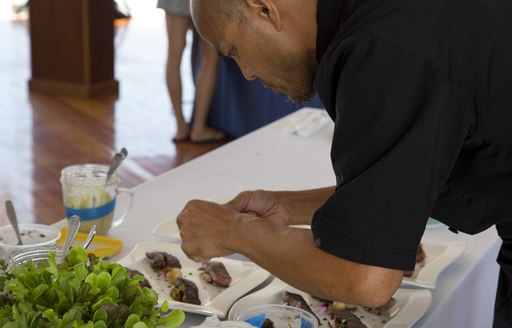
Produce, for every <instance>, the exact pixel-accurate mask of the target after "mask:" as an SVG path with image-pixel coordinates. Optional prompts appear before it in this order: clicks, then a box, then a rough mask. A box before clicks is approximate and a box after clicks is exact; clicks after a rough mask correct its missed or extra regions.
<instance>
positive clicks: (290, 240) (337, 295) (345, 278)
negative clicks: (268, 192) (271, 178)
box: [231, 218, 402, 306]
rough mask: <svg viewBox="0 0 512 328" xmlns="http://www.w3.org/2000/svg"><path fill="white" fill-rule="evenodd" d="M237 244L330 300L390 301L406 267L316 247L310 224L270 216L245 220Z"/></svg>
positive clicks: (278, 272)
mask: <svg viewBox="0 0 512 328" xmlns="http://www.w3.org/2000/svg"><path fill="white" fill-rule="evenodd" d="M237 230H238V233H237V238H236V240H233V243H232V244H231V247H233V249H234V251H236V252H239V253H242V254H244V255H246V256H247V257H249V258H250V259H251V260H252V261H254V262H255V263H257V264H258V265H260V266H261V267H263V268H265V269H266V270H268V271H270V272H272V273H273V274H274V275H275V276H277V277H278V278H280V279H282V280H284V281H285V282H287V283H289V284H290V285H292V286H294V287H296V288H298V289H300V290H302V291H304V292H307V293H310V294H311V295H314V296H318V297H322V298H325V299H330V300H336V301H342V302H347V303H352V304H360V305H366V306H380V305H382V304H384V303H385V302H386V301H388V300H389V298H390V297H391V296H392V295H393V293H394V292H395V291H396V289H397V288H398V286H399V285H400V282H401V279H402V272H401V271H398V270H391V269H385V268H379V267H374V266H368V265H363V264H358V263H354V262H350V261H346V260H343V259H340V258H337V257H335V256H333V255H330V254H328V253H325V252H324V251H322V250H320V249H318V248H316V247H315V246H314V243H313V238H312V234H311V231H310V230H309V229H295V228H290V227H287V226H282V225H279V224H275V223H273V222H270V221H268V220H265V219H257V218H255V219H253V220H244V222H240V226H239V227H237Z"/></svg>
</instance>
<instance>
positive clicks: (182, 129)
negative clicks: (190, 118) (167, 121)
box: [172, 123, 190, 142]
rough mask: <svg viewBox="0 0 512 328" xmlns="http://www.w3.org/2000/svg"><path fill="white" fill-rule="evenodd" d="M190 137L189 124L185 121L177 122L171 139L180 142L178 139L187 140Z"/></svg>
mask: <svg viewBox="0 0 512 328" xmlns="http://www.w3.org/2000/svg"><path fill="white" fill-rule="evenodd" d="M189 137H190V126H189V125H188V124H187V123H178V124H177V131H176V134H175V135H174V137H173V138H172V141H174V142H180V141H187V140H188V139H189Z"/></svg>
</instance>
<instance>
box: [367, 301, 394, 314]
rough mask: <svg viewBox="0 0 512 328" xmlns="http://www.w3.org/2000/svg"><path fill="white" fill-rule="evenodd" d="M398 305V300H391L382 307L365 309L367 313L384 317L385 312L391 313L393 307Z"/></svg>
mask: <svg viewBox="0 0 512 328" xmlns="http://www.w3.org/2000/svg"><path fill="white" fill-rule="evenodd" d="M395 305H396V299H394V298H391V299H390V300H389V301H387V303H386V304H384V305H383V306H380V307H364V309H365V311H367V312H370V313H372V314H375V315H382V314H383V313H384V312H386V311H389V309H391V308H392V307H393V306H395Z"/></svg>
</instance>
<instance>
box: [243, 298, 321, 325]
mask: <svg viewBox="0 0 512 328" xmlns="http://www.w3.org/2000/svg"><path fill="white" fill-rule="evenodd" d="M234 319H235V321H245V322H248V323H250V324H252V325H253V326H255V327H261V324H262V323H263V321H264V320H265V319H270V320H272V322H273V323H274V326H275V327H279V328H280V327H290V328H301V327H302V328H303V327H307V328H317V327H318V320H317V319H316V317H315V316H314V315H312V314H311V313H309V312H307V311H304V310H302V309H299V308H296V307H293V306H288V305H280V304H266V305H258V306H253V307H250V308H247V309H244V310H241V311H240V312H238V313H236V314H235V318H234Z"/></svg>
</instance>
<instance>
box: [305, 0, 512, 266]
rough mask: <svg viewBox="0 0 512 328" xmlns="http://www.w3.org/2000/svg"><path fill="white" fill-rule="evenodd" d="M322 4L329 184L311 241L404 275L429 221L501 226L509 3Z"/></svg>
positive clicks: (510, 114)
mask: <svg viewBox="0 0 512 328" xmlns="http://www.w3.org/2000/svg"><path fill="white" fill-rule="evenodd" d="M326 1H327V0H319V5H318V12H317V16H318V17H319V18H318V20H319V24H318V34H319V35H324V36H326V37H321V38H318V40H317V41H318V43H319V44H318V45H317V49H325V51H324V52H323V53H319V54H318V57H319V58H321V60H320V64H319V69H318V72H317V76H316V79H315V87H316V89H317V92H318V95H319V97H320V99H321V100H322V103H323V104H324V105H325V108H326V110H327V112H328V113H329V115H330V116H331V117H332V118H333V120H334V122H335V132H334V137H333V144H332V149H331V158H332V163H333V169H334V171H335V175H336V179H337V181H336V183H337V188H336V192H335V193H334V195H333V196H332V197H330V198H329V199H328V200H327V202H326V203H325V204H324V205H323V206H322V207H321V208H320V209H319V210H318V211H317V212H316V213H315V215H314V218H313V222H312V229H313V234H314V237H315V240H316V242H317V244H318V245H319V247H320V248H321V249H323V250H325V251H327V252H329V253H331V254H333V255H336V256H339V257H342V258H345V259H348V260H352V261H355V262H359V263H366V264H370V265H377V266H383V267H389V268H395V269H400V270H411V269H413V268H414V264H415V254H416V248H417V246H418V243H419V241H420V239H421V237H422V234H423V232H424V228H425V225H426V221H427V219H428V217H429V216H432V217H434V218H436V219H437V220H439V221H441V222H444V223H445V224H447V225H448V226H450V227H452V228H454V229H457V230H459V231H462V232H466V233H471V234H474V233H478V232H480V231H483V230H485V229H486V228H488V227H490V226H492V225H494V224H496V223H500V224H505V223H506V222H510V220H511V218H512V201H511V200H512V60H511V58H512V42H511V41H510V40H512V19H510V17H512V2H510V1H498V0H432V1H423V0H389V1H380V0H351V1H343V0H342V1H341V2H342V3H343V5H342V6H340V7H339V8H338V12H337V13H336V14H334V11H333V9H332V7H331V6H328V5H325V2H326ZM322 20H329V21H330V22H329V23H326V22H322V23H320V21H322ZM336 26H338V27H337V28H336Z"/></svg>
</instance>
